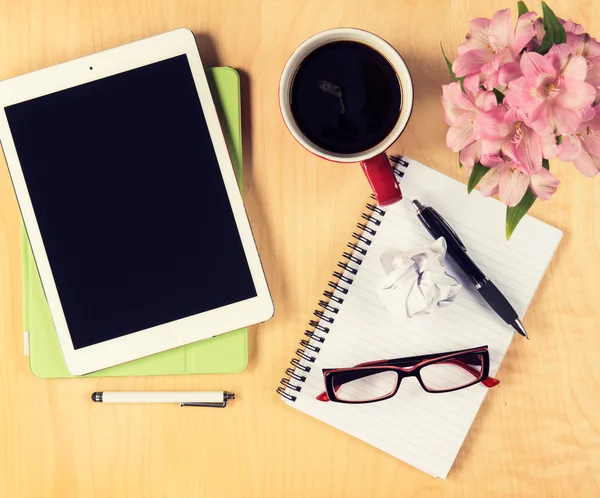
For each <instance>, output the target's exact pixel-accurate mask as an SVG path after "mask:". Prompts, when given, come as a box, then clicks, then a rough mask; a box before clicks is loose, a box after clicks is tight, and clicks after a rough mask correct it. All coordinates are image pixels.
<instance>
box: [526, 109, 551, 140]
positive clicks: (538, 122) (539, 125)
mask: <svg viewBox="0 0 600 498" xmlns="http://www.w3.org/2000/svg"><path fill="white" fill-rule="evenodd" d="M529 122H530V124H531V127H532V128H533V129H534V130H535V131H536V132H537V133H539V134H540V135H550V134H552V133H553V132H554V131H555V130H553V129H552V126H551V123H550V115H549V113H548V106H547V105H545V104H544V103H542V104H540V105H538V106H537V107H536V108H535V109H534V110H533V111H532V112H530V113H529Z"/></svg>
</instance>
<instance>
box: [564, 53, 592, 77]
mask: <svg viewBox="0 0 600 498" xmlns="http://www.w3.org/2000/svg"><path fill="white" fill-rule="evenodd" d="M562 75H563V76H564V77H565V78H571V79H575V80H579V81H585V77H586V76H587V61H586V60H585V59H584V58H583V57H580V56H578V55H574V56H572V57H571V58H570V60H568V62H567V63H566V67H565V69H564V72H563V73H562Z"/></svg>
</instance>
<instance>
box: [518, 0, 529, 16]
mask: <svg viewBox="0 0 600 498" xmlns="http://www.w3.org/2000/svg"><path fill="white" fill-rule="evenodd" d="M517 9H519V17H521V16H522V15H523V14H527V12H529V9H528V8H527V5H525V2H517Z"/></svg>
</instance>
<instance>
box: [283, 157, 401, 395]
mask: <svg viewBox="0 0 600 498" xmlns="http://www.w3.org/2000/svg"><path fill="white" fill-rule="evenodd" d="M390 160H391V162H392V163H393V170H394V173H395V174H396V176H398V177H399V178H401V177H402V176H404V169H403V168H401V167H400V166H403V167H404V168H406V167H407V166H408V163H407V162H406V161H404V160H403V158H402V157H395V156H392V157H390ZM376 200H377V199H376V197H375V196H374V195H371V201H372V202H371V201H370V202H368V203H367V204H366V205H365V210H364V212H363V213H362V214H361V219H362V220H364V223H363V222H362V221H361V222H360V223H358V224H357V225H356V227H357V228H358V230H359V231H358V232H354V233H353V234H352V238H353V239H354V240H353V241H350V242H348V243H347V247H348V248H349V249H351V252H348V251H345V252H344V253H342V255H343V257H344V260H343V261H339V262H338V264H337V266H338V267H339V268H341V269H342V270H343V272H339V271H334V272H333V277H335V279H337V281H334V280H330V281H329V283H328V285H329V287H331V289H333V291H337V292H338V293H339V294H341V295H342V296H343V295H345V294H348V287H349V286H350V285H352V282H353V279H352V276H354V275H356V274H357V273H358V270H359V267H360V265H361V264H362V259H361V258H362V257H364V256H366V254H367V252H368V251H369V246H370V245H371V242H372V240H371V237H373V236H375V235H376V234H377V227H378V226H379V225H381V221H382V219H383V217H384V216H385V213H386V211H385V210H384V209H382V208H381V207H379V206H378V205H377V203H376ZM369 222H370V223H372V224H373V225H375V228H373V227H372V226H369V225H368V223H369ZM346 272H347V274H344V273H346ZM348 275H350V276H348ZM339 294H334V292H332V291H330V290H326V291H324V292H323V296H324V297H325V298H326V299H324V300H320V301H319V309H316V310H315V311H314V312H313V314H314V315H315V316H316V317H317V318H318V320H311V321H310V322H309V326H310V328H311V329H312V330H306V331H305V332H304V335H305V336H306V337H308V340H307V339H302V340H301V341H300V348H299V349H297V350H296V356H295V357H294V358H292V360H291V361H290V363H291V365H292V367H293V368H288V369H287V370H286V371H285V374H286V376H287V377H284V378H283V379H281V381H280V382H281V386H279V387H278V388H277V393H278V394H279V395H280V396H282V397H283V398H285V399H287V400H289V401H292V402H293V401H296V399H297V396H296V395H295V393H298V392H300V391H301V390H302V387H303V386H302V384H303V383H304V382H305V381H306V374H308V373H309V372H310V371H311V366H310V364H312V363H314V362H315V361H316V359H317V358H316V355H317V354H318V353H319V351H321V346H322V344H323V343H324V342H325V341H326V340H327V334H328V333H329V327H328V324H332V323H334V322H335V315H337V313H338V312H339V308H338V306H337V305H341V304H342V303H343V302H344V298H343V297H341V296H340V295H339ZM290 391H291V392H290Z"/></svg>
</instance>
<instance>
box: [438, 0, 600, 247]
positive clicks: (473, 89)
mask: <svg viewBox="0 0 600 498" xmlns="http://www.w3.org/2000/svg"><path fill="white" fill-rule="evenodd" d="M518 10H519V18H518V20H517V23H516V25H513V22H512V16H511V12H510V9H506V10H501V11H498V12H496V13H495V14H494V16H493V17H492V18H491V19H484V18H479V19H473V20H472V21H471V24H470V30H469V32H468V33H467V36H466V40H465V42H464V43H462V44H461V45H459V47H458V54H459V55H458V58H457V59H456V60H455V61H454V63H450V61H449V60H448V59H447V58H446V63H447V64H448V68H449V70H450V75H451V76H452V79H453V80H454V82H453V83H450V84H449V85H444V86H443V87H442V88H443V95H442V104H443V106H444V119H445V121H446V123H447V124H448V125H449V126H450V129H449V130H448V134H447V136H446V143H447V145H448V147H450V148H451V149H452V150H453V151H455V152H459V153H460V156H459V157H460V164H461V165H464V166H466V167H468V168H470V169H471V174H470V177H469V184H468V187H467V188H468V191H469V193H470V192H471V191H472V190H473V188H475V186H476V185H479V190H480V192H481V193H482V194H483V195H485V196H492V195H495V194H499V197H500V199H501V200H502V202H504V204H506V205H507V214H506V237H507V238H510V236H511V235H512V233H513V231H514V229H515V228H516V226H517V224H518V223H519V221H520V220H521V218H522V217H523V216H524V215H525V213H526V212H527V211H528V210H529V208H530V207H531V206H532V205H533V203H534V202H535V200H536V199H537V198H539V199H541V200H548V199H550V198H551V197H552V194H554V192H555V191H556V189H557V187H558V185H559V183H560V182H559V180H558V179H557V178H556V177H555V176H554V175H553V174H552V173H551V172H550V168H549V163H548V160H549V159H553V158H556V157H557V158H559V159H560V160H561V161H565V162H571V163H573V165H574V166H575V168H577V170H578V171H579V172H581V173H582V174H583V175H585V176H589V177H593V176H595V175H596V174H597V173H598V172H599V171H600V106H598V107H596V105H597V104H598V103H599V102H600V43H598V42H597V41H596V39H595V38H592V37H591V36H590V35H589V34H588V33H586V32H585V28H584V27H583V26H581V25H580V24H575V23H574V22H573V21H566V22H565V21H562V20H560V19H558V18H557V17H556V16H555V15H554V13H553V12H552V10H551V9H550V8H549V7H548V6H547V5H546V4H545V3H544V2H542V10H543V13H544V17H543V19H542V18H539V17H537V14H536V13H535V12H529V11H528V9H527V7H526V6H525V4H524V3H523V2H519V3H518ZM444 57H445V55H444ZM596 109H597V110H598V112H596Z"/></svg>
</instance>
